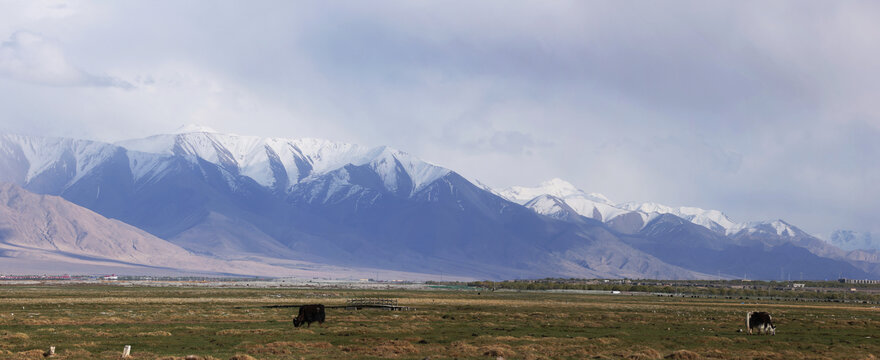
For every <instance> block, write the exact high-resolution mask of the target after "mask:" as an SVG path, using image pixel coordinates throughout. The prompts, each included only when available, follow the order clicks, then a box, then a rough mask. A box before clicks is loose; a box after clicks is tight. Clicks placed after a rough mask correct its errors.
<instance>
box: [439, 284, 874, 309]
mask: <svg viewBox="0 0 880 360" xmlns="http://www.w3.org/2000/svg"><path fill="white" fill-rule="evenodd" d="M798 283H799V284H804V287H803V288H792V287H791V284H792V283H788V282H776V281H740V280H736V281H717V280H716V281H672V282H670V281H662V282H661V281H637V280H627V281H621V280H612V281H609V282H604V281H602V280H599V281H597V280H583V279H541V280H510V281H472V282H468V283H466V285H467V286H470V287H477V288H483V289H509V290H600V291H609V292H610V291H632V292H647V293H658V294H670V295H672V294H678V295H696V296H712V297H730V298H737V299H738V298H767V297H770V298H778V299H788V300H795V299H804V300H827V301H864V302H872V303H880V295H878V294H877V293H875V292H871V291H870V290H871V289H880V286H877V285H874V286H867V285H861V286H859V285H854V284H841V283H838V282H831V281H821V282H819V281H804V282H798ZM447 284H449V285H465V284H464V283H447ZM852 288H855V289H857V290H856V291H850V290H851V289H852Z"/></svg>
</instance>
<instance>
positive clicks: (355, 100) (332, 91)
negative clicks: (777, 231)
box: [0, 0, 880, 233]
mask: <svg viewBox="0 0 880 360" xmlns="http://www.w3.org/2000/svg"><path fill="white" fill-rule="evenodd" d="M2 6H3V5H0V7H2ZM72 7H76V12H75V13H73V12H71V13H70V14H69V15H65V16H64V17H43V18H42V20H40V21H39V22H28V21H27V19H17V18H15V17H10V15H4V14H11V13H13V12H11V11H3V9H0V19H2V20H3V21H0V32H2V31H6V33H0V36H2V37H8V39H9V40H8V41H6V42H5V43H4V44H3V45H2V48H0V49H2V50H0V76H2V77H4V78H10V79H17V80H20V81H25V82H30V83H39V84H44V85H52V86H39V87H36V86H21V83H20V82H15V81H5V82H3V81H0V108H2V109H3V117H4V123H2V124H0V127H2V128H7V129H8V128H14V129H22V130H24V131H27V129H28V128H29V127H30V128H32V129H33V127H34V126H36V125H34V124H39V129H36V130H30V132H52V131H55V132H56V133H54V134H52V135H61V136H63V135H68V134H70V133H75V134H77V135H80V134H81V136H91V137H99V138H100V137H105V138H108V139H109V140H119V139H122V138H132V137H139V136H145V135H149V134H151V133H155V132H159V131H167V130H169V129H173V128H174V127H176V126H177V125H178V124H180V123H189V122H198V123H206V124H207V125H211V126H212V127H215V128H218V130H224V131H230V132H237V133H243V134H255V135H272V136H290V137H301V136H312V137H323V138H331V139H334V140H343V141H351V142H360V143H364V144H367V145H380V144H381V145H390V146H393V147H395V148H399V149H402V150H405V151H408V152H410V153H413V154H415V155H417V156H421V157H423V158H425V159H428V160H430V161H432V162H436V163H439V164H441V165H444V166H447V167H449V168H452V169H455V170H460V171H462V172H464V173H466V175H468V176H470V177H475V178H479V179H481V180H484V181H485V182H487V183H488V184H490V185H494V186H499V187H502V186H509V185H518V184H534V183H538V182H540V181H542V180H546V179H547V178H552V177H562V178H565V179H567V180H569V181H571V182H573V183H575V184H576V185H578V186H580V187H582V188H584V189H585V190H587V191H595V192H602V193H606V195H608V196H610V197H611V198H613V199H617V200H641V201H646V200H654V201H662V202H667V203H670V204H671V205H694V206H701V207H711V208H718V209H721V210H725V211H727V212H729V213H730V214H731V216H733V217H735V218H736V219H737V220H739V221H748V220H760V219H763V218H783V219H786V220H788V221H790V222H792V223H794V224H796V225H798V226H801V227H803V228H805V230H807V231H810V232H826V233H828V232H830V231H831V230H833V229H837V228H850V229H852V230H856V231H874V232H875V233H876V232H880V229H877V222H876V219H873V218H872V217H876V216H874V215H873V214H877V213H880V207H878V206H880V205H878V204H877V203H876V201H872V200H873V199H876V198H880V193H877V191H878V190H876V189H877V188H878V187H877V186H876V184H877V183H880V179H878V170H877V166H876V165H873V164H874V163H876V162H877V159H878V158H880V154H878V150H877V145H876V144H880V134H878V131H880V130H878V129H880V106H878V105H877V101H876V99H877V98H878V94H880V68H878V67H877V66H876V64H877V63H880V43H878V42H877V41H876V36H873V35H874V34H877V33H880V22H877V21H875V20H876V19H877V18H878V17H880V7H878V5H877V4H875V3H871V2H859V1H854V2H827V1H797V2H794V1H792V2H785V1H784V2H774V3H768V2H758V1H755V2H752V1H740V2H729V3H719V2H700V1H672V2H664V3H645V2H629V1H617V2H607V3H598V2H583V1H550V2H510V1H503V0H500V1H492V0H490V1H481V2H478V3H474V2H466V1H444V2H427V3H426V2H412V1H378V2H369V3H365V2H360V1H350V2H345V1H343V2H333V3H326V2H316V3H301V2H256V3H253V2H251V3H237V2H224V1H220V2H212V3H211V4H210V6H205V3H200V2H184V3H175V4H168V3H153V2H112V3H83V4H72ZM65 14H66V13H65ZM4 29H13V31H14V30H16V29H30V30H32V32H31V33H28V34H31V35H33V34H37V33H38V34H42V36H40V39H39V41H37V42H36V43H35V45H33V46H31V47H30V48H28V49H25V48H24V45H21V44H20V43H22V42H23V40H22V39H16V36H19V35H12V36H10V35H9V34H12V32H11V31H8V30H4ZM2 37H0V38H2ZM46 39H58V42H53V41H49V40H46ZM60 44H63V51H62V46H61V45H60ZM28 54H30V55H28ZM41 54H43V55H45V54H49V55H53V54H55V55H59V56H40V55H41ZM47 59H49V60H51V59H61V60H62V61H60V62H57V63H54V62H50V61H48V60H47ZM16 64H18V65H16ZM52 64H61V65H59V66H57V67H53V66H50V65H52ZM56 68H57V69H60V70H52V69H56ZM104 69H112V70H113V71H112V73H113V74H114V75H117V77H107V76H100V75H96V74H99V73H102V72H104V71H109V70H104ZM50 75H51V76H50ZM120 79H131V80H130V83H131V84H135V88H134V89H133V91H124V92H119V91H106V92H102V94H101V95H100V97H99V96H98V95H96V94H95V93H96V91H94V87H101V88H105V89H106V88H118V87H122V88H125V87H126V86H127V85H128V84H129V82H126V81H122V80H120ZM111 93H112V94H111ZM47 98H51V99H53V106H52V107H46V106H45V99H47ZM102 100H103V101H102ZM86 102H87V103H91V104H93V106H91V107H89V109H83V107H82V106H81V105H80V104H82V103H86ZM603 144H604V146H603ZM872 229H873V230H872Z"/></svg>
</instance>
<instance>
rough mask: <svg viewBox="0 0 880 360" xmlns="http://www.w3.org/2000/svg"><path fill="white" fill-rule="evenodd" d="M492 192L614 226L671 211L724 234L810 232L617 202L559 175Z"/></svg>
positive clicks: (781, 224) (551, 211)
mask: <svg viewBox="0 0 880 360" xmlns="http://www.w3.org/2000/svg"><path fill="white" fill-rule="evenodd" d="M493 192H494V193H496V194H498V195H500V196H502V197H504V198H507V199H508V200H510V201H513V202H516V203H519V204H523V205H525V206H526V207H529V208H530V209H532V210H534V211H535V212H537V213H539V214H543V215H548V216H553V217H556V218H562V217H564V216H561V215H559V214H563V213H565V211H566V210H568V211H574V212H575V213H577V214H579V215H581V216H585V217H589V218H593V219H595V220H599V221H603V222H606V223H609V224H612V225H613V223H614V221H617V220H615V219H623V218H624V217H621V216H622V215H627V214H629V215H628V216H629V218H628V219H630V220H627V221H631V219H632V218H631V217H632V214H635V215H636V216H637V217H636V219H638V218H641V225H635V226H636V230H637V229H638V227H644V226H645V225H647V224H648V223H650V222H651V221H653V220H654V219H656V218H658V217H659V216H661V215H664V214H669V215H674V216H677V217H679V218H681V219H684V220H686V221H688V222H691V223H694V224H696V225H700V226H703V227H705V228H707V229H709V230H712V231H714V232H716V233H719V234H723V235H734V234H738V233H740V232H742V231H747V233H748V234H766V235H774V236H781V237H788V238H794V237H799V236H806V235H807V234H806V233H804V232H803V231H801V230H800V229H798V228H796V227H794V226H792V225H790V224H788V223H786V222H785V221H782V220H775V221H759V222H750V223H737V222H734V221H732V220H730V218H729V217H727V215H725V214H724V213H723V212H721V211H718V210H706V209H701V208H698V207H688V206H681V207H672V206H667V205H663V204H658V203H654V202H645V203H636V202H628V203H622V204H615V203H613V202H611V201H610V200H608V198H607V197H605V196H603V195H601V194H596V193H589V194H588V193H586V192H584V191H583V190H580V189H578V188H577V187H575V186H574V185H572V184H571V183H569V182H567V181H564V180H561V179H558V178H556V179H551V180H548V181H545V182H543V183H541V184H540V185H538V186H536V187H523V186H513V187H510V188H507V189H503V190H498V191H493Z"/></svg>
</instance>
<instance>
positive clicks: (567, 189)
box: [495, 178, 629, 221]
mask: <svg viewBox="0 0 880 360" xmlns="http://www.w3.org/2000/svg"><path fill="white" fill-rule="evenodd" d="M495 193H496V194H498V195H500V196H501V197H504V198H506V199H508V200H510V201H513V202H515V203H518V204H521V205H525V204H527V203H529V202H530V201H531V200H533V199H535V198H538V197H540V196H542V195H550V196H552V197H554V198H558V199H561V200H562V201H564V202H565V204H566V205H568V206H569V207H571V209H573V210H574V211H575V212H577V213H578V214H580V215H582V216H586V217H589V218H593V219H596V220H599V221H608V220H611V219H612V218H614V217H616V216H618V215H621V214H625V213H627V212H629V211H627V210H624V209H620V208H618V207H616V206H614V204H613V203H612V202H611V200H608V198H607V197H605V195H602V194H598V193H586V192H584V191H583V190H580V189H578V188H577V187H575V186H574V185H572V184H571V183H569V182H567V181H565V180H562V179H559V178H555V179H551V180H548V181H545V182H542V183H541V184H540V185H538V186H537V187H524V186H513V187H510V188H507V189H503V190H498V191H495ZM540 209H543V210H540ZM533 210H536V211H538V213H540V214H543V215H548V213H544V212H542V211H550V210H548V208H533ZM539 210H540V211H539Z"/></svg>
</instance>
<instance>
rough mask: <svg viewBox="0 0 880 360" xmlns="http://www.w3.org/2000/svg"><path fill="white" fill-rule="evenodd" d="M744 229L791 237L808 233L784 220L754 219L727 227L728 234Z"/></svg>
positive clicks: (750, 231) (751, 231)
mask: <svg viewBox="0 0 880 360" xmlns="http://www.w3.org/2000/svg"><path fill="white" fill-rule="evenodd" d="M743 231H745V232H747V233H749V234H764V235H775V236H781V237H789V238H793V237H796V236H803V235H807V234H806V233H805V232H803V230H801V229H798V228H796V227H794V226H793V225H791V224H789V223H787V222H785V221H783V220H773V221H752V222H747V223H742V224H735V225H734V226H732V227H730V228H728V229H727V235H734V234H738V233H740V232H743Z"/></svg>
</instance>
